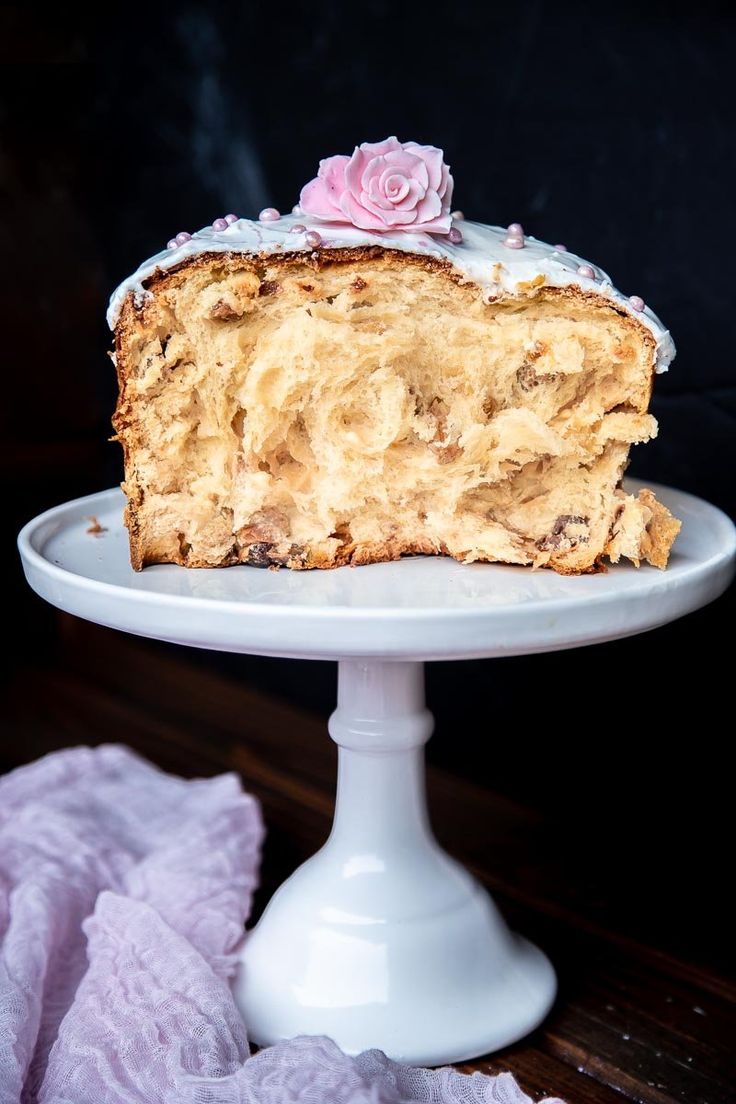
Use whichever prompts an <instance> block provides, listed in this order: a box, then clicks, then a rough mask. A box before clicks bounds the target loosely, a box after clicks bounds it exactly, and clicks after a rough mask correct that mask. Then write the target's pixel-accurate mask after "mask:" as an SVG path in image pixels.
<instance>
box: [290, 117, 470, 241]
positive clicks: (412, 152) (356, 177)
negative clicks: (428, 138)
mask: <svg viewBox="0 0 736 1104" xmlns="http://www.w3.org/2000/svg"><path fill="white" fill-rule="evenodd" d="M443 156H444V154H443V152H442V150H441V149H437V148H436V147H435V146H420V145H418V144H417V143H416V142H399V140H398V138H387V139H386V140H385V142H363V144H362V145H360V146H356V148H355V150H354V152H353V155H352V157H346V156H344V155H342V154H339V155H337V156H336V157H327V158H325V160H324V161H320V163H319V172H318V174H317V176H316V177H315V178H314V180H310V182H309V183H308V184H306V185H305V186H304V187H303V188H302V193H301V196H300V198H299V204H300V206H301V208H302V210H303V211H304V213H305V214H307V215H313V216H314V217H315V218H318V219H321V220H322V221H323V222H343V223H345V222H348V223H352V225H353V226H357V227H359V229H361V230H373V231H375V232H378V233H386V232H387V231H389V230H404V231H406V232H407V233H430V234H447V233H449V231H450V225H451V221H450V202H451V200H452V188H453V180H452V177H451V176H450V170H449V168H448V167H447V165H446V164H445V162H444V160H443Z"/></svg>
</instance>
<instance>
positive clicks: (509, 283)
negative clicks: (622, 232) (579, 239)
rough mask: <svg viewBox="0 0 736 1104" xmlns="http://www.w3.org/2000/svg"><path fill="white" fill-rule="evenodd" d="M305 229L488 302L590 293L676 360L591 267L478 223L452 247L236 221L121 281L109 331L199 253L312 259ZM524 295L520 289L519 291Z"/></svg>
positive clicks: (426, 237)
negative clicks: (437, 277) (568, 290)
mask: <svg viewBox="0 0 736 1104" xmlns="http://www.w3.org/2000/svg"><path fill="white" fill-rule="evenodd" d="M298 225H305V226H306V228H307V230H317V231H318V232H319V234H320V235H321V237H322V241H323V243H324V245H325V246H329V247H330V248H333V249H346V248H349V247H355V246H364V245H381V246H384V247H385V248H387V249H399V250H402V251H404V252H406V253H419V254H421V255H423V256H427V257H436V258H438V259H440V260H447V261H449V262H450V263H451V264H452V265H453V266H454V268H455V269H456V270H457V271H458V272H460V273H461V274H462V275H463V277H464V278H465V279H466V280H470V281H472V282H473V283H474V284H477V285H478V286H479V287H481V288H482V289H483V291H484V292H485V293H486V294H487V296H488V298H489V299H490V298H498V297H499V295H502V294H504V295H512V296H513V295H517V294H519V285H520V284H521V285H523V284H528V283H529V282H530V281H532V280H534V279H535V278H536V277H538V276H543V277H544V281H545V284H546V285H548V286H552V287H568V286H570V285H575V286H577V287H580V288H582V289H583V290H584V291H594V292H597V293H598V294H599V295H603V296H605V297H606V298H608V299H612V300H613V301H614V302H615V303H616V304H617V305H618V306H620V307H623V308H624V310H626V311H627V312H628V313H629V314H631V315H632V317H634V318H636V319H637V320H638V321H639V322H642V323H643V324H644V325H645V326H646V327H647V328H648V329H649V330H651V332H652V334H653V335H654V337H655V339H656V342H657V353H656V368H657V371H658V372H666V371H667V367H668V365H669V364H670V362H671V361H672V359H673V358H674V355H675V345H674V342H673V340H672V337H671V336H670V332H669V330H667V329H666V328H665V327H664V326H663V325H662V323H661V322H660V320H659V318H657V316H656V314H655V313H654V312H653V311H651V310H650V309H649V307H645V309H644V310H643V311H637V310H634V308H633V307H632V305H631V302H630V300H629V298H628V297H627V296H626V295H624V294H623V293H622V292H620V291H619V290H618V289H617V288H615V287H614V286H613V283H612V281H611V278H610V276H608V274H607V273H605V272H604V271H603V269H601V268H598V267H597V266H596V265H591V267H592V268H593V271H594V273H595V276H594V277H593V278H590V277H588V276H582V275H581V274H580V273H579V272H578V268H579V267H580V266H581V265H584V264H590V261H585V260H583V259H582V258H581V257H577V256H575V254H574V253H565V252H560V251H559V250H557V249H555V248H554V246H551V245H547V244H546V243H545V242H541V241H537V239H536V238H531V237H526V238H525V246H524V248H523V249H510V248H509V247H508V246H506V245H504V244H503V242H504V239H505V237H506V231H505V230H503V229H501V227H498V226H485V225H484V224H483V223H480V222H468V221H467V220H466V219H463V221H462V222H461V223H460V229H461V230H462V234H463V241H462V242H461V243H460V244H458V245H453V244H452V242H450V241H448V239H447V236H446V235H432V234H409V233H405V232H400V233H386V234H376V233H371V232H370V231H367V230H359V229H357V227H354V226H342V225H335V224H334V223H332V224H329V223H319V222H318V221H317V220H315V219H309V218H308V217H306V216H304V215H301V214H299V215H294V214H291V215H284V216H282V217H281V218H280V219H279V220H278V221H276V222H253V221H251V220H250V219H238V221H237V222H233V223H232V224H231V225H230V226H228V227H227V229H226V230H213V229H212V227H211V226H206V227H205V228H204V229H203V230H199V231H198V232H197V233H196V234H193V235H192V237H191V239H190V240H189V241H187V242H184V244H183V245H180V246H177V248H176V249H164V250H162V252H161V253H157V254H156V255H155V256H154V257H151V258H150V259H149V260H147V261H144V263H143V264H142V265H141V266H140V268H139V269H137V271H136V272H134V273H133V274H132V276H129V277H128V279H127V280H123V282H122V284H120V286H119V287H118V288H117V289H116V290H115V291H114V292H113V295H112V297H111V299H110V306H109V308H108V312H107V321H108V323H109V326H110V329H114V327H115V324H116V322H117V320H118V317H119V315H120V310H121V308H122V305H123V302H124V301H125V299H126V297H127V296H128V295H129V294H130V293H131V292H132V293H133V294H134V295H135V296H136V298H137V299H138V301H141V300H142V299H143V298H144V297H145V296H146V295H147V294H149V293H148V292H147V291H146V288H145V284H146V281H147V280H148V279H149V278H150V277H151V276H153V275H154V273H155V272H156V271H157V270H158V269H162V270H165V269H168V268H174V267H175V266H177V265H180V264H181V263H182V262H183V261H186V260H187V259H188V258H190V257H196V256H198V255H199V254H201V253H230V252H232V253H263V254H268V253H280V252H290V253H304V252H312V250H311V249H310V247H309V246H308V245H307V244H306V242H305V240H304V233H291V227H292V226H298ZM522 291H523V288H522Z"/></svg>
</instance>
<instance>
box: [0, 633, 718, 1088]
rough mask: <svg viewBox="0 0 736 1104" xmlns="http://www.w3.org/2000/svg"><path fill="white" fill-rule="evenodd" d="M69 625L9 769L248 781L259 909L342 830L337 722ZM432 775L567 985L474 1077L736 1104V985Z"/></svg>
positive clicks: (454, 779) (524, 816)
mask: <svg viewBox="0 0 736 1104" xmlns="http://www.w3.org/2000/svg"><path fill="white" fill-rule="evenodd" d="M62 625H63V632H62V641H63V647H62V649H61V652H62V655H61V657H59V656H58V655H57V656H55V658H54V659H53V662H51V661H49V660H48V659H45V660H39V661H38V662H35V663H33V662H32V663H25V664H24V665H22V666H21V667H20V670H19V673H18V674H17V676H16V677H15V678H14V679H13V681H12V683H11V685H10V688H9V693H8V695H7V702H6V705H5V721H6V737H5V741H4V743H3V744H2V745H0V746H1V747H2V751H1V752H0V765H1V766H2V768H3V769H8V768H10V767H12V766H14V765H16V764H20V763H22V762H27V761H29V760H31V759H34V758H36V757H37V756H39V755H42V754H44V753H45V752H48V751H51V750H53V749H55V748H59V747H65V746H69V745H73V744H81V743H84V744H98V743H101V742H109V741H112V742H122V743H126V744H129V745H130V746H132V747H133V748H135V749H136V750H138V751H140V752H142V753H143V754H145V755H146V756H148V757H149V758H150V759H152V760H153V761H155V762H156V763H158V764H159V765H160V766H161V767H163V768H164V769H166V770H169V771H173V772H176V773H179V774H182V775H205V776H206V775H212V774H216V773H218V772H221V771H225V770H235V771H237V772H239V773H240V774H241V776H242V778H243V781H244V784H245V786H246V787H247V788H248V789H249V790H251V791H252V792H253V793H255V794H256V795H257V796H258V798H259V799H260V801H261V802H262V805H263V810H264V814H265V818H266V823H267V826H268V830H269V832H268V840H267V844H266V848H265V854H264V866H263V871H262V885H261V889H260V891H259V894H258V897H257V911H260V910H261V909H262V908H263V906H264V904H265V902H266V901H267V900H268V898H269V896H270V895H271V893H272V892H273V890H274V889H275V888H276V886H277V885H278V884H279V883H280V882H281V881H282V880H283V879H284V878H285V877H287V876H288V874H289V873H290V872H291V871H292V870H293V869H294V868H295V867H296V866H297V865H298V864H299V863H300V862H302V861H303V860H304V859H305V858H306V857H307V856H308V855H309V854H311V853H312V852H313V851H314V850H315V849H316V848H317V847H319V846H320V844H321V843H322V842H323V841H324V840H325V838H326V835H327V832H328V830H329V825H330V820H331V815H332V808H333V797H334V787H335V766H336V764H335V759H336V755H335V748H334V747H333V745H332V742H331V741H330V740H329V739H328V738H327V735H326V732H325V727H324V720H323V719H322V718H319V717H316V716H314V715H312V714H309V713H307V712H304V711H302V710H299V709H295V708H294V707H292V706H289V705H286V704H284V703H283V702H282V701H280V700H278V699H276V698H274V697H272V696H268V695H266V694H263V693H261V692H259V691H257V690H255V689H254V688H252V687H249V686H247V685H244V684H242V683H241V682H239V681H237V680H236V679H235V678H232V679H231V678H227V677H225V676H224V675H222V674H221V673H215V672H213V671H212V670H209V669H206V668H202V666H201V665H197V664H195V663H193V662H192V658H191V657H190V656H189V655H188V654H187V653H186V651H185V650H183V649H182V650H178V651H174V650H167V649H161V648H157V647H155V646H151V645H149V644H146V643H144V642H142V641H138V640H136V639H134V638H131V637H124V636H122V635H120V634H115V633H112V632H107V631H105V630H100V629H96V628H94V627H92V626H89V625H84V624H82V623H81V622H77V621H74V620H72V619H71V618H65V619H63V622H62ZM428 775H429V777H428V781H429V791H430V808H431V812H432V819H433V823H434V827H435V831H436V834H437V836H438V838H439V840H440V841H441V843H442V844H443V846H445V847H446V848H447V850H448V851H450V852H451V853H453V854H454V855H456V856H457V857H458V858H459V859H460V860H461V861H462V862H464V863H465V864H466V865H468V866H469V867H470V868H471V869H472V870H473V872H474V873H475V874H476V876H477V877H478V878H479V879H480V880H481V881H482V882H483V883H484V884H485V885H486V886H487V887H488V889H490V890H491V891H492V892H493V894H494V896H495V898H496V900H497V902H498V903H499V905H500V906H501V908H502V909H503V911H504V913H505V914H506V916H507V918H508V920H509V921H510V923H511V924H512V925H513V926H514V927H515V928H517V929H518V930H519V931H521V932H523V933H525V934H526V935H528V936H530V937H531V938H532V939H534V940H536V941H538V942H539V944H540V945H541V946H542V947H544V948H545V950H546V951H547V952H548V953H549V954H550V956H551V958H552V960H553V961H554V963H555V965H556V967H557V970H558V973H559V978H560V994H559V999H558V1001H557V1004H556V1006H555V1009H554V1010H553V1012H552V1014H551V1015H550V1017H549V1018H548V1020H547V1022H546V1023H545V1024H544V1026H543V1027H542V1029H541V1030H539V1031H538V1032H536V1033H535V1034H534V1035H533V1036H531V1037H529V1038H527V1039H526V1040H524V1041H523V1042H522V1043H519V1044H517V1045H515V1046H513V1047H509V1048H508V1049H507V1050H505V1051H503V1052H502V1053H500V1054H494V1055H493V1056H492V1057H489V1058H482V1059H478V1060H477V1061H474V1062H470V1063H467V1064H466V1065H465V1066H463V1067H462V1068H463V1069H466V1070H468V1071H470V1070H482V1071H489V1072H494V1071H499V1070H503V1069H510V1070H511V1071H512V1072H513V1073H514V1074H515V1075H516V1077H517V1078H518V1080H519V1081H520V1083H521V1085H522V1086H523V1087H524V1088H525V1089H526V1091H527V1092H529V1093H530V1094H531V1095H532V1096H533V1097H535V1098H536V1097H538V1096H542V1095H559V1096H561V1097H563V1098H566V1099H567V1100H568V1101H569V1102H570V1104H576V1102H591V1104H615V1101H620V1100H621V1098H622V1096H623V1097H624V1098H627V1099H629V1100H634V1101H641V1102H645V1104H671V1102H675V1101H677V1102H683V1101H686V1102H687V1104H727V1102H729V1104H731V1102H733V1101H734V1099H735V1097H736V1093H735V1092H734V1083H735V1078H734V1072H735V1071H734V1064H733V1049H734V1040H735V1035H736V1032H735V1031H734V1027H735V1025H736V1017H735V1006H736V986H734V985H733V983H732V982H730V981H729V980H728V979H727V978H725V977H723V976H721V975H719V974H718V973H716V972H715V971H713V970H711V969H708V968H706V967H704V966H702V965H694V964H692V963H689V962H687V961H682V960H680V959H678V958H675V957H672V956H670V955H667V954H665V953H662V952H661V951H660V950H658V949H657V947H656V946H652V945H646V944H643V943H641V942H638V941H635V940H634V939H632V938H630V937H627V936H624V935H622V934H621V933H620V931H617V930H612V928H611V927H609V926H608V924H607V903H606V901H605V900H604V899H601V897H600V893H599V892H597V893H596V895H595V898H594V899H593V900H591V899H589V898H586V894H585V879H584V878H578V879H575V878H572V877H571V876H570V856H569V854H568V853H566V849H567V848H569V840H567V841H565V840H561V839H560V838H559V837H558V835H557V834H556V833H557V829H556V826H555V825H554V823H552V822H551V821H550V819H549V817H547V816H546V815H544V814H542V813H540V812H539V811H538V810H535V809H531V808H527V807H526V806H525V805H523V804H521V803H519V802H517V801H512V800H510V799H509V798H508V797H505V796H501V795H499V794H496V793H494V792H493V791H492V790H490V789H489V788H488V787H487V786H482V785H479V784H477V783H475V782H472V781H469V780H466V779H463V778H461V777H458V776H456V775H454V774H451V773H450V772H449V771H440V770H437V769H431V768H430V770H429V772H428ZM581 831H584V826H583V827H581ZM683 891H684V892H685V891H686V889H685V888H684V890H683Z"/></svg>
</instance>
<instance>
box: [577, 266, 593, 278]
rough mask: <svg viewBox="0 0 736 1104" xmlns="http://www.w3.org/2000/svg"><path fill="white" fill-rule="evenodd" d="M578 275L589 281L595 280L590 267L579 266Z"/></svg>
mask: <svg viewBox="0 0 736 1104" xmlns="http://www.w3.org/2000/svg"><path fill="white" fill-rule="evenodd" d="M578 275H579V276H587V277H588V279H589V280H595V269H593V268H591V267H590V265H580V266H579V267H578Z"/></svg>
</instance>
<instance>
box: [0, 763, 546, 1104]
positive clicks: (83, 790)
mask: <svg viewBox="0 0 736 1104" xmlns="http://www.w3.org/2000/svg"><path fill="white" fill-rule="evenodd" d="M262 838H263V825H262V822H261V816H260V811H259V807H258V804H257V802H256V801H255V800H254V799H253V798H252V797H249V796H248V795H247V794H244V793H243V792H242V789H241V787H240V783H239V780H238V779H237V778H236V777H235V776H234V775H223V776H222V777H219V778H213V779H209V780H202V781H193V782H186V781H183V780H182V779H180V778H175V777H173V776H171V775H167V774H164V773H162V772H161V771H159V770H157V769H156V768H154V767H152V766H151V765H150V764H148V763H146V762H145V761H143V760H141V759H139V758H137V757H136V756H135V755H133V754H132V753H131V752H129V751H127V750H126V749H125V748H122V747H113V746H108V747H100V748H96V749H90V748H73V749H71V750H68V751H62V752H57V753H55V754H53V755H50V756H47V757H46V758H45V759H41V760H40V761H39V762H37V763H33V764H31V765H30V766H27V767H21V768H20V769H19V770H16V771H13V772H12V773H11V774H9V775H6V776H5V777H4V778H0V1104H19V1102H22V1104H31V1102H36V1101H38V1102H39V1104H296V1102H299V1104H302V1102H303V1104H399V1102H409V1101H427V1102H430V1101H431V1102H433V1104H445V1102H447V1104H450V1102H452V1104H490V1102H493V1104H530V1102H529V1097H527V1096H526V1094H525V1093H523V1092H522V1091H521V1089H520V1088H519V1086H518V1085H517V1083H516V1081H515V1080H514V1078H513V1077H512V1076H511V1074H508V1073H503V1074H500V1075H499V1076H497V1077H486V1076H483V1075H481V1074H477V1073H476V1074H473V1075H472V1076H468V1075H463V1074H459V1073H456V1072H455V1071H453V1070H451V1069H442V1070H434V1071H431V1070H418V1069H411V1068H409V1067H405V1066H401V1065H399V1064H397V1063H395V1062H392V1061H390V1060H389V1059H388V1058H386V1057H385V1055H383V1054H382V1053H381V1052H380V1051H375V1050H373V1051H366V1052H365V1053H364V1054H361V1055H359V1056H358V1057H357V1058H350V1057H348V1056H347V1055H345V1054H343V1053H342V1052H341V1051H340V1050H339V1049H338V1047H337V1046H336V1045H335V1044H334V1043H333V1042H332V1041H331V1040H329V1039H326V1038H319V1037H303V1038H298V1039H293V1040H291V1041H290V1042H286V1043H282V1044H279V1045H278V1046H274V1047H270V1048H267V1049H265V1050H262V1051H260V1052H259V1053H257V1054H255V1055H254V1056H250V1052H249V1048H248V1041H247V1038H246V1033H245V1027H244V1025H243V1022H242V1020H241V1018H240V1016H239V1014H238V1011H237V1009H236V1007H235V1005H234V1003H233V999H232V996H231V993H230V988H229V979H230V978H231V977H232V975H233V973H234V970H235V968H236V962H237V950H238V946H239V944H240V942H241V940H242V935H243V924H244V922H245V920H246V918H247V916H248V914H249V911H250V906H251V896H252V892H253V888H254V886H255V885H256V881H257V876H258V864H259V855H260V845H261V840H262ZM548 1104H559V1102H553V1101H551V1100H550V1101H548Z"/></svg>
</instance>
